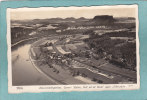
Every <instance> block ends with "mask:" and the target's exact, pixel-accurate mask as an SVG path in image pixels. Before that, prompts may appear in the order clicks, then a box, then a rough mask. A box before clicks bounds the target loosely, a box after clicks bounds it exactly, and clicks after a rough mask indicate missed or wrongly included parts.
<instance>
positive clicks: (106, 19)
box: [92, 15, 115, 24]
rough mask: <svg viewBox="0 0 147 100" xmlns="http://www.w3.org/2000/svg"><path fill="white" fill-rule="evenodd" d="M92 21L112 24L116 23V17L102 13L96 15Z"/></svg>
mask: <svg viewBox="0 0 147 100" xmlns="http://www.w3.org/2000/svg"><path fill="white" fill-rule="evenodd" d="M92 21H93V22H95V23H97V24H112V23H114V21H115V19H114V18H113V16H109V15H101V16H95V17H94V18H93V19H92Z"/></svg>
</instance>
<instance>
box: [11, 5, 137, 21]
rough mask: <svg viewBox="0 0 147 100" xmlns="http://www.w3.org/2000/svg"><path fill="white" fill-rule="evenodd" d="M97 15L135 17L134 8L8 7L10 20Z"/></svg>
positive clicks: (89, 16)
mask: <svg viewBox="0 0 147 100" xmlns="http://www.w3.org/2000/svg"><path fill="white" fill-rule="evenodd" d="M97 15H111V16H113V17H136V9H135V8H133V7H130V8H127V7H126V8H119V7H118V8H116V7H113V6H112V7H109V8H101V9H99V7H94V8H92V7H85V8H83V7H74V9H73V8H72V7H64V8H62V9H61V8H49V7H48V8H18V9H10V19H11V20H33V19H50V18H68V17H74V18H80V17H84V18H89V19H90V18H93V17H94V16H97Z"/></svg>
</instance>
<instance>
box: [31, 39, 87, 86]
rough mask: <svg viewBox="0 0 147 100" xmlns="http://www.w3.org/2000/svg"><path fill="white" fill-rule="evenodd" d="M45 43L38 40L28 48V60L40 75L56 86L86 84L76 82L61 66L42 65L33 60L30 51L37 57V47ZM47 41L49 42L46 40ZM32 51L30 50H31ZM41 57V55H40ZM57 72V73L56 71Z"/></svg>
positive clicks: (42, 40)
mask: <svg viewBox="0 0 147 100" xmlns="http://www.w3.org/2000/svg"><path fill="white" fill-rule="evenodd" d="M45 41H46V38H44V39H40V40H38V41H36V42H34V43H33V44H32V45H31V47H30V50H29V52H30V54H29V55H30V58H31V61H32V63H33V65H34V67H35V68H36V69H37V70H38V71H39V72H40V73H42V74H43V75H44V76H46V77H48V79H49V80H51V81H53V82H54V83H55V85H56V84H86V83H85V82H83V81H81V80H78V79H76V78H74V77H73V76H72V75H71V73H70V72H69V70H65V69H63V67H62V66H61V65H58V64H55V63H54V64H53V63H50V64H47V63H44V62H43V60H41V59H37V60H36V59H35V57H34V56H33V55H32V51H33V53H35V55H37V52H36V51H38V50H35V49H37V47H38V46H39V45H40V44H42V43H44V42H45ZM47 41H49V40H47ZM31 49H32V50H31ZM40 56H41V54H40ZM56 70H58V71H56Z"/></svg>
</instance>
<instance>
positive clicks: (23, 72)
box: [12, 43, 54, 86]
mask: <svg viewBox="0 0 147 100" xmlns="http://www.w3.org/2000/svg"><path fill="white" fill-rule="evenodd" d="M30 46H31V43H25V44H23V45H21V46H17V48H15V49H12V85H14V86H21V85H23V86H25V85H53V84H54V83H53V82H52V81H50V80H49V79H48V78H47V77H45V76H44V75H43V74H41V73H40V72H38V71H37V70H36V68H35V67H34V66H33V65H32V63H31V61H30V59H29V49H30Z"/></svg>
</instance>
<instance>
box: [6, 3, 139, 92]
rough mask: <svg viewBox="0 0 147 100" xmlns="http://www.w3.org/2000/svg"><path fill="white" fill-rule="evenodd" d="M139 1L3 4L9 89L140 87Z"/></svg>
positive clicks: (18, 90) (68, 89) (90, 89)
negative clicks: (79, 4)
mask: <svg viewBox="0 0 147 100" xmlns="http://www.w3.org/2000/svg"><path fill="white" fill-rule="evenodd" d="M138 30H139V20H138V6H137V5H113V6H91V7H86V6H85V7H40V8H7V45H8V92H9V93H23V92H32V93H35V92H63V91H104V90H135V89H139V88H140V75H139V38H138Z"/></svg>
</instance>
